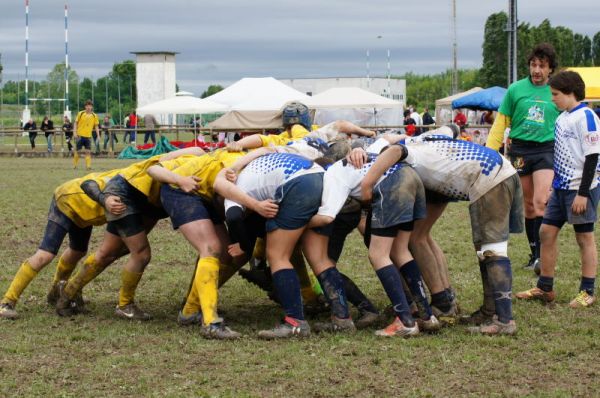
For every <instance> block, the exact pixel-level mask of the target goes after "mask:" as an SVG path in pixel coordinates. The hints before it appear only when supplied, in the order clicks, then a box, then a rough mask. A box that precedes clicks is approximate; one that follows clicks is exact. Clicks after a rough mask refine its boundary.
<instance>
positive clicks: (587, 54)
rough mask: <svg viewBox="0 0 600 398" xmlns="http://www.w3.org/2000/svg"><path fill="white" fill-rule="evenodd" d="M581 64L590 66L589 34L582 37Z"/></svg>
mask: <svg viewBox="0 0 600 398" xmlns="http://www.w3.org/2000/svg"><path fill="white" fill-rule="evenodd" d="M582 47H583V48H582V50H583V66H592V41H591V40H590V38H589V36H587V35H586V36H584V37H583V43H582Z"/></svg>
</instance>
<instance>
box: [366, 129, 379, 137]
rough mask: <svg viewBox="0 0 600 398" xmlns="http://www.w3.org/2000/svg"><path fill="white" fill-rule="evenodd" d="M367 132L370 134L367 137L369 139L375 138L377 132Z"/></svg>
mask: <svg viewBox="0 0 600 398" xmlns="http://www.w3.org/2000/svg"><path fill="white" fill-rule="evenodd" d="M369 132H370V133H371V134H369V135H368V137H371V138H375V137H377V132H376V131H373V130H369Z"/></svg>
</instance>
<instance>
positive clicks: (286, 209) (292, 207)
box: [265, 173, 323, 232]
mask: <svg viewBox="0 0 600 398" xmlns="http://www.w3.org/2000/svg"><path fill="white" fill-rule="evenodd" d="M322 193H323V173H312V174H304V175H302V176H300V177H296V178H294V179H292V180H291V181H288V182H286V183H285V184H283V185H282V186H280V187H279V188H277V192H275V198H274V199H275V201H276V202H278V204H279V211H278V212H277V216H276V217H275V218H270V219H268V220H267V222H266V225H265V230H266V231H267V232H271V231H274V230H276V229H278V228H281V229H287V230H293V229H298V228H301V227H304V226H305V225H306V224H308V221H310V219H311V217H312V216H314V215H315V214H316V213H317V210H319V206H321V195H322Z"/></svg>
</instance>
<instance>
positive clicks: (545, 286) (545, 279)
mask: <svg viewBox="0 0 600 398" xmlns="http://www.w3.org/2000/svg"><path fill="white" fill-rule="evenodd" d="M537 287H538V288H539V289H541V290H543V291H545V292H551V291H552V289H553V288H554V278H553V277H550V276H541V275H540V277H539V278H538V281H537Z"/></svg>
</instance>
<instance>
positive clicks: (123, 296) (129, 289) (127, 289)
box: [119, 269, 143, 307]
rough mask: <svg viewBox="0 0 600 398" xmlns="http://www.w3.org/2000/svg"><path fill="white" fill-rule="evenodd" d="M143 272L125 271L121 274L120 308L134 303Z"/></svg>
mask: <svg viewBox="0 0 600 398" xmlns="http://www.w3.org/2000/svg"><path fill="white" fill-rule="evenodd" d="M142 275H143V272H130V271H127V270H126V269H124V270H123V271H122V272H121V289H120V290H119V307H125V306H126V305H127V304H131V303H133V297H134V296H135V289H136V288H137V285H138V283H140V279H142Z"/></svg>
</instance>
